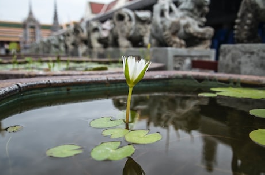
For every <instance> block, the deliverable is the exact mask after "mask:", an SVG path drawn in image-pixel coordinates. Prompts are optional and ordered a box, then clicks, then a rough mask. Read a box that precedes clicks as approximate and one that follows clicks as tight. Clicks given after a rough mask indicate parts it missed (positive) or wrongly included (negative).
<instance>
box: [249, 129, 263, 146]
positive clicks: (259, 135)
mask: <svg viewBox="0 0 265 175" xmlns="http://www.w3.org/2000/svg"><path fill="white" fill-rule="evenodd" d="M249 137H250V138H251V140H252V141H253V142H255V143H257V144H259V145H262V146H265V129H258V130H254V131H252V132H251V133H250V134H249Z"/></svg>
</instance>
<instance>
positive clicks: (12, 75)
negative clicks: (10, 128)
mask: <svg viewBox="0 0 265 175" xmlns="http://www.w3.org/2000/svg"><path fill="white" fill-rule="evenodd" d="M91 61H92V60H91ZM93 61H96V62H98V61H100V59H97V60H93ZM109 61H110V62H112V61H111V60H109ZM119 61H121V60H119ZM107 62H108V60H106V59H102V63H107ZM149 70H152V71H157V70H165V66H164V64H160V63H152V64H151V65H150V67H149ZM122 71H123V70H122V68H113V69H111V70H106V71H39V70H33V71H28V70H7V71H0V80H6V79H17V78H35V77H45V76H78V75H105V74H116V73H121V72H122Z"/></svg>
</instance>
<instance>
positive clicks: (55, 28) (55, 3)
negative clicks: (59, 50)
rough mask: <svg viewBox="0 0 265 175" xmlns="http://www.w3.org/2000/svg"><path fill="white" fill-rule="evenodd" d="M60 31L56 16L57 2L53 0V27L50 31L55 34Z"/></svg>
mask: <svg viewBox="0 0 265 175" xmlns="http://www.w3.org/2000/svg"><path fill="white" fill-rule="evenodd" d="M59 29H60V25H59V21H58V14H57V2H56V0H54V15H53V25H52V28H51V30H52V31H53V32H56V31H58V30H59Z"/></svg>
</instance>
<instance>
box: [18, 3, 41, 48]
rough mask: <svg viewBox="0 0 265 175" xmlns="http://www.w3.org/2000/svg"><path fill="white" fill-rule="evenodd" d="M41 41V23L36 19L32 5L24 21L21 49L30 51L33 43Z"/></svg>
mask: <svg viewBox="0 0 265 175" xmlns="http://www.w3.org/2000/svg"><path fill="white" fill-rule="evenodd" d="M40 39H41V30H40V23H39V21H38V20H37V19H36V18H35V17H34V15H33V12H32V8H31V4H30V6H29V14H28V17H27V18H26V19H25V20H24V21H23V34H22V37H21V40H20V47H21V49H22V48H23V50H25V49H28V48H29V46H30V45H31V44H32V43H34V42H39V41H40Z"/></svg>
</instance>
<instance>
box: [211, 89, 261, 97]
mask: <svg viewBox="0 0 265 175" xmlns="http://www.w3.org/2000/svg"><path fill="white" fill-rule="evenodd" d="M211 90H212V91H217V93H216V94H217V95H223V96H228V97H236V98H252V99H262V98H265V90H257V89H250V88H233V87H227V88H226V87H224V88H211Z"/></svg>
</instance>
